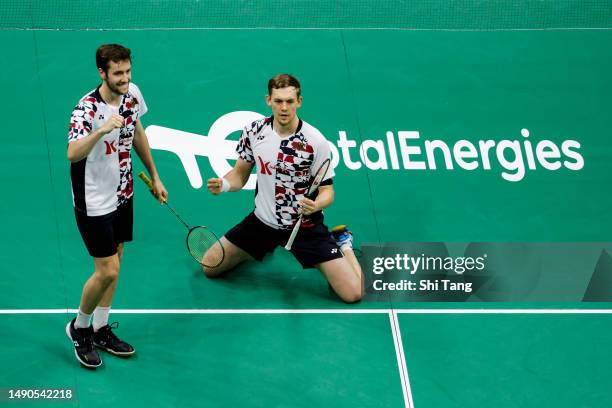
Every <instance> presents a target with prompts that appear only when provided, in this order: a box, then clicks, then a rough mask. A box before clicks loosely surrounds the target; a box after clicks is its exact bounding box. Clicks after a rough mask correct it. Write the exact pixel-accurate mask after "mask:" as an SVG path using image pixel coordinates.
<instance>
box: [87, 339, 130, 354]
mask: <svg viewBox="0 0 612 408" xmlns="http://www.w3.org/2000/svg"><path fill="white" fill-rule="evenodd" d="M94 346H96V347H97V348H99V349H102V350H104V351H106V352H107V353H111V354H112V355H114V356H117V357H125V358H127V357H131V356H133V355H134V353H136V350H133V351H114V350H111V349H109V348H107V347H104V346H102V345H100V344H98V343H96V342H95V341H94Z"/></svg>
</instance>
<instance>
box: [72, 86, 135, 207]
mask: <svg viewBox="0 0 612 408" xmlns="http://www.w3.org/2000/svg"><path fill="white" fill-rule="evenodd" d="M146 112H147V105H146V103H145V101H144V99H143V97H142V94H141V93H140V90H139V89H138V87H137V86H136V85H135V84H133V83H130V85H129V89H128V92H127V93H126V94H125V95H123V98H122V100H121V104H120V105H119V106H111V105H108V104H107V103H106V102H104V100H103V99H102V96H101V95H100V87H98V88H96V89H94V90H93V91H91V92H90V93H88V94H87V95H85V96H84V97H83V98H81V100H80V101H79V103H78V104H77V106H76V107H75V108H74V110H73V111H72V117H71V118H70V129H69V131H68V143H72V142H74V141H76V140H79V139H82V138H84V137H85V136H87V135H89V134H90V133H91V132H94V131H95V130H97V129H98V128H100V127H101V126H102V125H104V123H106V121H107V120H108V119H109V118H110V117H111V116H112V115H113V114H119V115H121V116H123V118H124V120H125V122H124V125H123V126H122V127H121V128H119V129H115V130H113V131H112V132H110V133H108V134H106V135H104V136H103V137H101V138H100V140H98V141H97V142H96V144H95V145H94V147H93V149H92V150H91V152H89V154H88V155H87V157H86V158H84V159H83V160H81V161H79V162H76V163H72V164H71V166H70V178H71V181H72V199H73V204H74V207H75V208H76V209H77V210H79V211H81V212H83V213H85V214H87V215H90V216H97V215H104V214H108V213H111V212H113V211H115V210H116V209H117V207H118V206H120V205H121V204H124V203H125V202H127V201H128V200H129V199H130V198H131V197H132V195H133V191H134V190H133V179H132V157H131V151H132V142H133V140H134V133H135V130H136V122H137V121H138V120H139V119H140V117H141V116H142V115H144V114H145V113H146Z"/></svg>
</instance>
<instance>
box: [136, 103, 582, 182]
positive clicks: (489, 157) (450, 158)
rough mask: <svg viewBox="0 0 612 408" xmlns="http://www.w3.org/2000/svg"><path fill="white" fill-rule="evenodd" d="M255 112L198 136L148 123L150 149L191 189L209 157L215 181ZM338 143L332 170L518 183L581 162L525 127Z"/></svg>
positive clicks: (572, 151)
mask: <svg viewBox="0 0 612 408" xmlns="http://www.w3.org/2000/svg"><path fill="white" fill-rule="evenodd" d="M262 117H264V116H263V115H261V114H259V113H256V112H249V111H238V112H231V113H228V114H225V115H223V116H221V117H220V118H219V119H217V120H216V121H215V122H214V123H213V124H212V126H211V127H210V129H209V131H208V135H198V134H194V133H189V132H186V131H182V130H178V129H169V128H165V127H162V126H156V125H151V126H149V127H148V128H147V135H148V137H149V142H150V145H151V147H152V148H153V149H159V150H167V151H170V152H173V153H175V154H176V155H177V156H178V157H179V159H180V160H181V164H182V165H183V167H184V169H185V172H186V174H187V177H188V178H189V181H190V183H191V185H192V187H194V188H200V187H201V186H202V177H201V173H200V169H199V167H198V164H197V161H196V157H197V156H204V157H208V159H209V161H210V165H211V167H212V168H213V170H214V171H215V173H216V175H217V176H218V177H223V176H224V175H225V174H226V173H227V172H228V171H229V170H230V169H231V167H232V166H231V164H230V163H228V160H236V159H237V158H238V156H237V154H236V152H235V149H236V145H237V142H236V141H231V140H227V139H226V137H227V136H229V135H230V134H231V133H233V132H235V131H237V130H241V129H242V128H243V127H244V126H246V124H249V123H251V122H254V121H255V120H258V119H261V118H262ZM336 134H337V140H334V139H333V136H332V135H329V137H330V138H331V140H329V141H328V142H329V145H330V147H331V151H332V166H333V167H337V166H338V165H341V166H343V167H345V168H346V169H348V170H353V171H354V170H359V169H361V168H362V167H365V168H367V169H368V170H374V171H378V170H410V171H427V170H437V169H438V168H443V169H446V170H458V171H460V170H463V171H473V170H476V169H479V168H480V169H483V170H486V171H494V172H497V173H499V174H500V176H501V177H502V178H503V179H504V180H506V181H509V182H519V181H521V180H523V179H524V178H525V177H526V174H527V172H529V171H535V170H538V169H543V170H548V171H558V170H563V169H565V170H570V171H579V170H581V169H582V168H583V167H584V165H585V163H584V158H583V157H582V155H581V154H580V146H581V145H580V142H579V141H577V140H572V139H568V140H564V141H562V142H561V144H560V145H558V144H557V143H555V142H554V141H552V140H547V139H543V140H537V139H536V140H534V138H531V139H530V138H529V137H530V132H529V130H528V129H525V128H523V129H521V131H520V135H521V138H520V139H513V140H512V139H511V140H508V139H502V140H493V139H488V140H475V141H470V140H466V139H460V140H458V141H456V142H454V143H449V142H447V141H445V140H442V139H428V138H422V137H421V134H420V132H419V131H415V130H410V131H405V130H399V131H397V132H395V133H394V132H393V131H387V132H385V137H384V139H378V140H372V139H365V140H356V139H350V138H349V137H348V136H347V132H346V131H344V130H339V131H338V132H336ZM255 179H256V175H255V174H253V175H252V176H251V178H250V179H249V182H248V184H247V185H246V186H245V189H248V190H252V189H254V188H255Z"/></svg>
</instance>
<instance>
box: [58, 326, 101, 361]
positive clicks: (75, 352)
mask: <svg viewBox="0 0 612 408" xmlns="http://www.w3.org/2000/svg"><path fill="white" fill-rule="evenodd" d="M71 323H72V321H69V322H68V324H67V325H66V335H67V336H68V338H69V339H70V341H74V340H72V335H71V334H70V324H71ZM73 347H74V344H73ZM74 355H75V357H76V359H77V360H78V361H79V363H81V366H83V367H84V368H90V369H96V368H98V367H100V366H101V365H102V360H100V364H98V365H93V364H88V363H85V362H84V361H83V360H81V357H79V354H78V353H77V351H76V349H74Z"/></svg>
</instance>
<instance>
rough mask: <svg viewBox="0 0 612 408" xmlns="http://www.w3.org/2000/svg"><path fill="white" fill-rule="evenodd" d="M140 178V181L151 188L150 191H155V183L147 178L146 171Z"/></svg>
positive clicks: (139, 175)
mask: <svg viewBox="0 0 612 408" xmlns="http://www.w3.org/2000/svg"><path fill="white" fill-rule="evenodd" d="M138 177H140V179H141V180H142V181H144V183H145V184H146V185H147V187H149V190H151V191H153V182H152V181H151V179H150V178H149V177H147V175H146V174H145V173H144V171H141V172H140V173H138Z"/></svg>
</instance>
